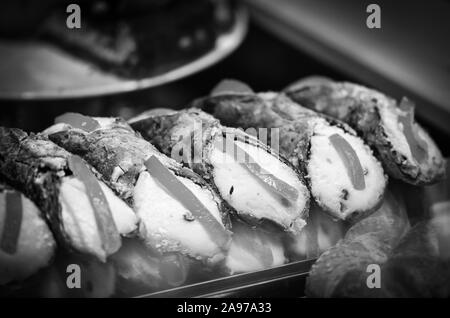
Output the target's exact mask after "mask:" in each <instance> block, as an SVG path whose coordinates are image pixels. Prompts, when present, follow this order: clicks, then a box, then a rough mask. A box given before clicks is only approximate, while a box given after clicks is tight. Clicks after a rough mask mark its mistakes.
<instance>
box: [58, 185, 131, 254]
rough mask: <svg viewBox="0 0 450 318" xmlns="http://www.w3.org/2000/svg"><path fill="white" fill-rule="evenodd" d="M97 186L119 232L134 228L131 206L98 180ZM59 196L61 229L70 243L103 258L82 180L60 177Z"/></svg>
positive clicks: (122, 232) (129, 230) (91, 209)
mask: <svg viewBox="0 0 450 318" xmlns="http://www.w3.org/2000/svg"><path fill="white" fill-rule="evenodd" d="M100 186H101V188H102V190H103V193H104V194H105V196H106V200H107V201H108V204H109V207H110V209H111V213H112V217H113V219H114V222H115V224H116V227H117V230H118V231H119V233H120V234H122V235H126V234H129V233H131V232H133V231H134V230H136V228H137V223H138V221H139V219H138V217H137V216H136V214H135V213H134V212H133V210H132V209H131V208H130V207H129V206H128V205H127V204H126V203H125V202H123V201H122V200H121V199H119V198H118V197H117V196H116V195H115V194H114V193H113V192H112V190H111V189H109V188H108V187H107V186H106V185H105V184H104V183H103V182H100ZM59 199H60V202H61V208H62V212H61V215H62V221H63V224H64V230H65V232H66V233H67V234H68V236H69V237H70V238H71V240H72V242H73V244H74V247H75V248H76V249H78V250H79V251H81V252H86V253H89V254H93V255H96V256H97V257H98V258H99V259H100V260H102V261H105V259H106V257H108V255H106V254H105V251H104V250H103V249H102V246H101V240H100V235H99V232H98V228H97V222H96V219H95V214H94V210H93V208H92V205H91V203H90V200H89V196H88V195H87V193H86V188H85V186H84V184H83V183H82V182H81V181H80V180H79V179H77V178H71V177H67V178H63V179H62V183H61V186H60V194H59Z"/></svg>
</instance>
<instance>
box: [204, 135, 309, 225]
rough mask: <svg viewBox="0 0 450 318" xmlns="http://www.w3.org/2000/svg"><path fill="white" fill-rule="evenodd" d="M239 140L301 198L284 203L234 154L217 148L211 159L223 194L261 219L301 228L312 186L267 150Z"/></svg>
mask: <svg viewBox="0 0 450 318" xmlns="http://www.w3.org/2000/svg"><path fill="white" fill-rule="evenodd" d="M218 142H220V141H218ZM236 143H237V145H238V146H239V147H240V148H241V149H243V150H245V151H246V152H247V153H248V154H249V155H250V156H251V157H252V158H253V159H254V160H255V162H256V163H258V164H259V165H260V166H261V167H262V168H263V169H265V170H266V171H267V172H268V173H270V174H272V175H274V176H275V177H277V178H278V179H280V180H282V181H284V182H285V183H287V184H289V185H290V186H291V187H293V188H295V189H296V190H297V192H298V198H297V200H296V201H295V202H293V203H292V204H291V205H290V206H286V205H284V204H283V203H282V202H281V200H280V197H279V196H277V195H274V193H273V191H271V190H269V189H268V188H267V186H265V185H264V184H262V181H261V180H258V178H257V177H256V176H255V175H253V174H252V173H251V172H250V171H249V170H248V169H246V168H245V167H243V166H242V165H241V164H240V162H237V161H235V160H234V158H233V154H231V153H228V152H227V153H224V152H222V151H221V150H220V149H217V148H214V149H212V151H211V156H210V161H211V164H212V165H213V166H214V170H213V177H214V182H215V184H216V186H217V188H218V189H219V192H220V194H221V196H222V197H223V198H224V199H225V200H226V201H227V202H228V203H229V204H230V205H231V206H232V207H233V208H235V209H236V210H237V211H238V213H240V214H243V215H251V216H253V217H255V218H257V219H263V218H265V219H268V220H271V221H273V222H275V223H277V224H279V225H282V226H283V227H284V228H286V229H288V230H291V231H299V230H300V229H301V228H302V227H303V226H304V225H305V221H304V220H303V219H301V216H302V212H303V210H304V209H305V205H306V202H307V193H308V190H307V189H306V187H305V186H304V185H303V184H302V183H301V181H300V180H299V179H298V177H297V175H296V173H295V172H294V171H293V170H292V169H291V168H289V167H288V166H287V165H285V164H284V163H282V162H281V161H280V160H278V159H277V158H276V157H274V156H272V155H271V154H268V153H267V152H266V151H265V150H263V149H261V148H258V147H255V146H251V145H249V144H245V143H243V142H240V141H236Z"/></svg>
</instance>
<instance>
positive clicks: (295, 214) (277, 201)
mask: <svg viewBox="0 0 450 318" xmlns="http://www.w3.org/2000/svg"><path fill="white" fill-rule="evenodd" d="M130 123H131V125H132V127H133V128H134V129H136V130H137V131H139V132H140V133H141V134H142V136H143V137H144V138H145V139H148V140H150V141H151V142H152V143H153V144H155V145H156V146H157V147H159V149H160V150H161V151H162V152H164V153H165V154H167V155H171V156H172V158H176V159H177V160H178V161H180V162H183V163H184V164H186V165H189V166H190V167H191V168H192V169H193V170H194V171H196V172H197V173H199V174H200V175H201V176H203V177H204V178H205V179H206V180H209V181H210V183H211V184H212V185H213V186H214V187H215V188H216V189H217V190H218V192H219V193H220V195H221V196H222V198H223V199H224V200H225V201H226V202H227V203H228V204H229V205H230V206H232V207H233V208H234V210H235V211H236V213H237V215H238V216H239V217H240V218H241V219H244V220H246V221H247V222H248V223H250V224H252V225H260V224H262V223H264V224H265V225H266V226H267V227H273V225H276V226H275V228H282V229H284V230H286V231H289V232H292V233H298V232H299V231H300V230H301V229H302V227H303V226H304V225H305V221H304V218H305V217H306V215H307V211H308V207H309V193H308V190H307V188H306V186H305V185H304V181H303V179H302V178H301V177H300V175H299V171H297V170H296V169H295V168H293V167H292V166H291V165H290V164H289V162H287V160H285V159H284V158H282V157H281V156H279V155H278V154H277V153H275V152H274V151H273V150H272V149H271V148H270V147H268V146H267V145H266V144H264V143H262V142H260V141H258V140H257V139H256V138H254V137H253V136H250V135H249V134H246V133H244V132H243V131H241V130H237V129H232V128H227V127H224V126H221V125H220V124H219V121H218V120H217V119H215V118H214V117H212V116H211V115H209V114H206V113H205V112H202V111H201V110H199V109H187V110H183V111H179V112H176V111H172V112H167V111H165V112H162V113H161V111H158V112H157V113H156V114H155V113H153V112H152V111H150V112H147V113H144V114H142V115H140V116H137V117H136V118H134V119H132V120H130ZM267 221H269V222H267Z"/></svg>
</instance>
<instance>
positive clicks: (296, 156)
mask: <svg viewBox="0 0 450 318" xmlns="http://www.w3.org/2000/svg"><path fill="white" fill-rule="evenodd" d="M221 86H222V84H219V85H218V87H216V89H215V90H214V91H213V93H214V94H213V95H211V96H208V97H205V98H201V99H198V100H196V101H194V102H193V106H196V107H200V108H202V109H204V110H206V111H208V112H211V113H212V114H213V115H214V116H216V117H217V118H218V119H220V120H221V122H222V124H224V125H234V126H236V127H243V128H244V129H250V128H252V127H253V128H268V129H271V130H273V129H277V130H278V132H279V148H280V152H281V154H282V155H284V156H285V157H286V158H287V159H288V160H289V161H290V162H291V163H292V164H294V166H296V167H298V168H299V169H300V170H302V171H303V173H304V174H305V176H306V180H307V181H308V184H309V188H310V191H311V195H312V196H313V198H314V199H315V201H316V202H317V203H318V204H319V206H321V207H322V208H323V209H324V210H326V211H327V212H329V213H330V214H331V215H332V216H333V217H334V218H337V219H350V218H356V217H358V218H359V217H362V216H364V215H367V214H369V213H371V212H373V211H374V210H376V208H377V207H378V206H379V205H380V203H381V201H382V197H383V193H384V189H385V187H386V182H387V178H386V176H385V175H384V172H383V169H382V167H381V164H380V163H379V162H378V160H377V159H376V158H375V157H374V156H373V154H372V151H371V150H370V148H369V147H368V146H367V145H366V144H364V142H363V140H362V139H360V138H359V137H358V136H357V135H356V133H355V132H354V131H353V129H351V128H350V127H348V126H347V125H345V124H343V123H341V122H338V121H336V120H331V119H329V118H327V117H324V116H321V115H319V114H317V113H315V112H313V111H311V110H308V109H305V108H302V107H301V106H299V105H297V104H295V103H294V102H293V101H292V100H290V99H289V98H288V97H286V96H285V95H283V94H276V93H260V94H255V93H253V92H252V91H251V90H248V89H247V90H244V89H239V87H242V85H241V84H239V83H237V84H235V86H238V87H237V88H236V90H237V91H238V92H236V93H234V92H233V91H231V89H230V84H229V82H227V86H226V87H225V89H220V87H221ZM272 142H273V141H272Z"/></svg>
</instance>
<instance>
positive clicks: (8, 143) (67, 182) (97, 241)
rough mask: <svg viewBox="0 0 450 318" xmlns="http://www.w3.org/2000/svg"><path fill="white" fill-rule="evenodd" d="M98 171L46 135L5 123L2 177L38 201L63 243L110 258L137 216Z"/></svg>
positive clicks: (0, 136)
mask: <svg viewBox="0 0 450 318" xmlns="http://www.w3.org/2000/svg"><path fill="white" fill-rule="evenodd" d="M94 173H95V171H94V170H92V169H91V168H90V167H88V166H87V164H86V163H85V162H84V161H82V160H81V158H80V157H77V156H72V155H70V154H69V153H68V152H67V151H65V150H64V149H62V148H60V147H58V146H57V145H55V144H54V143H53V142H51V141H49V140H48V139H46V138H45V137H43V136H38V135H34V134H31V135H27V134H26V133H25V132H24V131H22V130H20V129H10V128H4V127H0V177H1V178H2V179H3V180H5V181H6V182H8V184H10V185H11V186H13V187H15V188H16V189H18V190H20V191H22V192H23V193H24V194H25V195H26V196H27V197H29V198H30V199H31V200H32V201H33V202H34V203H35V204H36V206H37V207H38V208H39V209H40V210H41V211H42V213H43V214H44V215H45V217H46V220H47V221H48V223H49V225H50V227H51V229H52V231H53V233H54V234H55V235H56V238H57V239H58V240H59V242H60V243H62V244H63V245H65V246H67V247H69V248H71V249H74V250H76V251H78V252H81V253H86V254H91V255H94V256H96V257H97V258H98V259H99V260H101V261H105V260H106V258H107V257H108V256H109V255H111V254H113V253H114V252H116V251H117V250H118V249H119V248H120V245H121V237H120V235H129V234H132V233H133V232H134V231H135V230H136V227H137V223H138V219H137V217H136V215H135V214H134V212H133V210H132V209H131V208H130V207H129V206H128V205H127V204H126V203H125V202H123V201H122V200H121V199H119V198H118V197H117V196H116V195H115V194H114V193H113V192H112V191H111V190H110V189H109V188H108V187H107V186H106V185H105V184H104V183H102V182H99V181H98V180H97V178H96V177H95V175H94Z"/></svg>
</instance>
